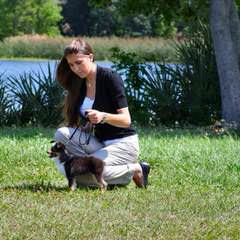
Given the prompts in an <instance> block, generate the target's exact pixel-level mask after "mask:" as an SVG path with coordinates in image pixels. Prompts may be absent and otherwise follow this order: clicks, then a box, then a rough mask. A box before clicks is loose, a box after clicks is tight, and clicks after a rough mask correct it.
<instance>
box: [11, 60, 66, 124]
mask: <svg viewBox="0 0 240 240" xmlns="http://www.w3.org/2000/svg"><path fill="white" fill-rule="evenodd" d="M8 83H9V85H8V86H9V89H10V90H11V96H10V97H11V98H12V99H15V100H16V102H15V115H16V117H17V122H19V124H20V125H23V126H24V125H42V126H56V125H58V124H59V123H60V122H61V121H62V116H61V107H62V106H61V101H62V99H63V90H62V88H61V87H60V85H59V84H58V83H57V82H56V81H55V78H54V76H53V74H52V73H51V69H50V64H48V73H47V74H45V73H44V72H43V71H42V69H41V70H40V71H38V72H36V73H29V74H26V73H25V74H23V75H20V76H19V77H15V76H10V77H9V78H8Z"/></svg>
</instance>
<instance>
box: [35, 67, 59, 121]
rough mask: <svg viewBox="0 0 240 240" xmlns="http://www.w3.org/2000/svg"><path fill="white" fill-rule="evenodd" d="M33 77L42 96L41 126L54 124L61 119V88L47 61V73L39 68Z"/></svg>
mask: <svg viewBox="0 0 240 240" xmlns="http://www.w3.org/2000/svg"><path fill="white" fill-rule="evenodd" d="M54 72H55V70H54ZM34 78H35V82H36V83H37V84H38V86H39V90H40V92H41V96H42V102H41V103H42V105H41V106H42V114H41V117H40V122H41V124H42V125H43V126H56V125H58V124H59V123H61V122H62V121H63V117H62V114H61V113H62V107H63V104H62V102H63V101H62V100H63V88H62V87H61V86H60V85H59V84H58V82H57V81H56V79H55V75H54V74H53V72H52V71H51V67H50V64H49V63H48V71H47V73H45V72H44V71H43V69H42V68H40V71H38V72H37V73H35V75H34Z"/></svg>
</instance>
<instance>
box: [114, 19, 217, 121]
mask: <svg viewBox="0 0 240 240" xmlns="http://www.w3.org/2000/svg"><path fill="white" fill-rule="evenodd" d="M112 52H113V57H114V59H115V60H114V66H113V67H114V68H115V69H116V70H118V71H119V72H120V74H122V75H123V77H124V78H125V85H126V94H127V97H128V101H129V107H130V109H131V113H132V117H133V119H134V120H136V121H137V122H139V123H141V124H144V125H145V124H153V125H159V124H165V125H166V124H174V123H175V122H178V123H180V124H186V123H188V124H195V125H206V124H210V123H212V122H213V121H214V119H217V118H220V115H221V98H220V88H219V81H218V74H217V67H216V62H215V55H214V51H213V45H212V42H211V38H210V31H209V29H208V27H207V26H204V25H202V24H201V23H199V26H198V28H197V29H196V32H195V33H193V35H192V38H191V39H190V40H185V41H184V42H182V43H179V44H177V47H176V53H177V59H178V62H180V64H178V65H170V64H166V63H164V61H162V63H159V62H155V63H152V64H150V63H146V61H147V60H148V59H147V58H146V57H145V58H141V59H140V58H139V57H138V56H137V54H135V53H128V52H126V51H121V50H120V49H118V48H114V49H112Z"/></svg>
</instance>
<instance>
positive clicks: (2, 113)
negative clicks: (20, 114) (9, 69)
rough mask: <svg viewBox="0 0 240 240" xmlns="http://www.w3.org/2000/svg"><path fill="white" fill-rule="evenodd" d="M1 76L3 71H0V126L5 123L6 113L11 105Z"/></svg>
mask: <svg viewBox="0 0 240 240" xmlns="http://www.w3.org/2000/svg"><path fill="white" fill-rule="evenodd" d="M3 77H4V73H0V126H3V125H6V124H7V118H8V113H9V110H10V107H11V101H10V99H9V96H8V94H7V92H6V87H5V85H4V82H3Z"/></svg>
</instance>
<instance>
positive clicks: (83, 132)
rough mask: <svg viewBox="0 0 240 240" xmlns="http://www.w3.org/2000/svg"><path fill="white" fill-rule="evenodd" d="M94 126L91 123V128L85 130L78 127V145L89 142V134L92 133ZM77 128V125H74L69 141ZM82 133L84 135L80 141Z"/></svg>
mask: <svg viewBox="0 0 240 240" xmlns="http://www.w3.org/2000/svg"><path fill="white" fill-rule="evenodd" d="M94 127H95V126H94V125H91V128H90V129H89V131H87V132H86V131H83V130H82V129H80V134H79V139H78V141H79V145H80V146H82V145H88V144H89V142H90V139H91V135H92V134H94ZM78 129H79V127H76V128H75V129H74V131H73V133H72V135H71V136H70V138H69V141H70V140H72V138H73V136H74V134H75V133H76V132H77V130H78ZM83 134H84V137H85V141H84V142H81V137H82V136H83Z"/></svg>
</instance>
